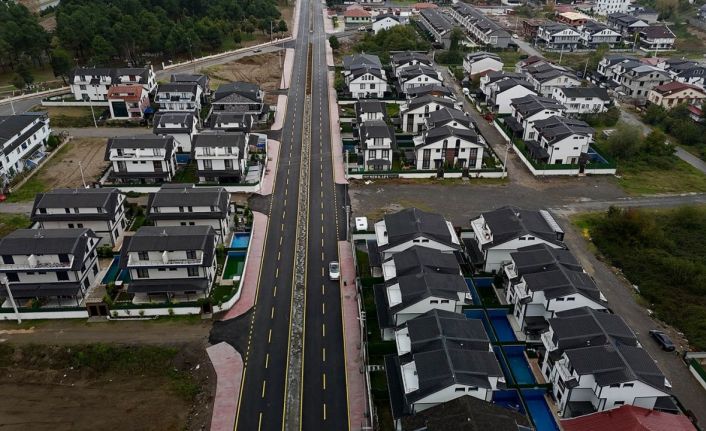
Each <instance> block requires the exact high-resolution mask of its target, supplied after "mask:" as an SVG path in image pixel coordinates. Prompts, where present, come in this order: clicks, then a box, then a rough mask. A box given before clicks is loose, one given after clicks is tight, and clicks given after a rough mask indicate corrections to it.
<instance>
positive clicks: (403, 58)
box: [390, 51, 432, 67]
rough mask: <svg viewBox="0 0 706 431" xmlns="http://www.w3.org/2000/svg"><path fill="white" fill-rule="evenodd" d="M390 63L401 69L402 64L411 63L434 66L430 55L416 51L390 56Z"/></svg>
mask: <svg viewBox="0 0 706 431" xmlns="http://www.w3.org/2000/svg"><path fill="white" fill-rule="evenodd" d="M390 62H391V63H392V65H393V66H394V67H399V66H400V65H401V64H405V63H410V62H418V63H423V64H427V65H431V64H432V61H431V58H429V56H428V55H426V54H424V53H421V52H415V51H404V52H396V53H394V54H392V55H391V56H390Z"/></svg>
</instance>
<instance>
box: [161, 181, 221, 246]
mask: <svg viewBox="0 0 706 431" xmlns="http://www.w3.org/2000/svg"><path fill="white" fill-rule="evenodd" d="M147 219H148V220H150V221H151V222H152V223H154V225H155V226H158V227H162V226H210V227H212V228H213V230H214V231H215V232H216V237H217V240H218V242H224V241H225V240H226V239H227V236H228V234H229V232H230V230H231V228H232V226H233V205H231V203H230V193H228V191H227V190H226V189H225V188H223V187H195V186H194V185H193V184H165V185H163V186H162V187H161V188H160V189H159V191H157V192H155V193H150V194H149V197H148V198H147Z"/></svg>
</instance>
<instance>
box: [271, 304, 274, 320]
mask: <svg viewBox="0 0 706 431" xmlns="http://www.w3.org/2000/svg"><path fill="white" fill-rule="evenodd" d="M274 318H275V306H274V305H273V306H272V310H270V319H274Z"/></svg>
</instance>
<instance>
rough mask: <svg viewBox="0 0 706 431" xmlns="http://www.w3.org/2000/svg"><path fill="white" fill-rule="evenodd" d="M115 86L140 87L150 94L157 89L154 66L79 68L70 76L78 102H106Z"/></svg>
mask: <svg viewBox="0 0 706 431" xmlns="http://www.w3.org/2000/svg"><path fill="white" fill-rule="evenodd" d="M114 85H140V86H142V87H143V88H144V89H145V90H146V91H147V92H148V93H152V92H154V90H155V88H157V77H156V75H155V74H154V70H153V69H152V66H147V67H119V68H106V67H77V68H75V69H73V70H72V71H71V74H70V75H69V86H70V87H71V93H72V94H73V96H74V98H75V99H76V100H89V101H91V102H106V101H107V100H108V90H110V88H111V87H112V86H114Z"/></svg>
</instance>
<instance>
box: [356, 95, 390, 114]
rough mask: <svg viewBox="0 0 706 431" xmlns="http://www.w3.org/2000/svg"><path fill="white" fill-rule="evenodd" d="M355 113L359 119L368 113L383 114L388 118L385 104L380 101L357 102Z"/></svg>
mask: <svg viewBox="0 0 706 431" xmlns="http://www.w3.org/2000/svg"><path fill="white" fill-rule="evenodd" d="M355 112H356V115H357V116H358V117H360V116H361V115H362V114H368V113H381V114H383V116H387V112H386V108H385V104H384V103H383V102H381V101H379V100H371V99H363V100H359V101H357V102H355Z"/></svg>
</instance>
